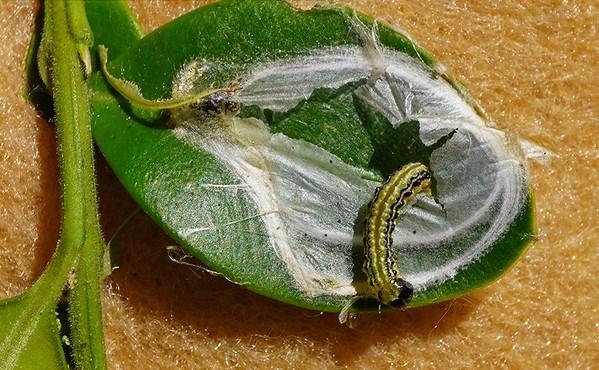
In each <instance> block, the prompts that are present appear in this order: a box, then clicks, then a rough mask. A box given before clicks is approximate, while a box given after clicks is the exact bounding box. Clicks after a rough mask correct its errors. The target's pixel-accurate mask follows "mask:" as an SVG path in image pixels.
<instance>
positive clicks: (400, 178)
mask: <svg viewBox="0 0 599 370" xmlns="http://www.w3.org/2000/svg"><path fill="white" fill-rule="evenodd" d="M430 183H431V174H430V172H429V170H428V168H427V167H426V166H425V165H423V164H421V163H409V164H406V165H405V166H403V167H402V168H401V169H400V170H399V171H396V172H394V173H393V174H392V175H391V176H390V177H389V179H388V180H387V181H386V182H385V183H384V184H382V185H381V186H379V187H378V188H377V189H376V192H375V193H374V197H373V198H372V201H371V202H370V204H369V205H368V215H367V217H366V223H365V230H364V257H365V258H364V265H363V270H364V273H365V274H366V276H367V278H368V285H369V287H370V289H371V293H372V295H373V296H374V297H376V298H377V299H378V300H379V302H381V303H382V304H384V305H388V306H393V307H403V306H405V305H406V304H407V303H408V302H409V301H410V299H411V298H412V294H413V291H414V289H413V287H412V284H410V283H409V282H408V281H406V280H404V279H403V278H402V276H401V274H400V273H399V269H398V266H397V259H396V257H395V256H394V255H393V254H392V252H391V245H392V244H393V238H392V234H393V230H394V229H395V221H396V219H397V217H398V216H399V214H400V213H401V212H402V211H403V209H404V208H405V206H406V205H407V204H408V203H409V202H410V201H412V200H413V199H414V198H415V197H416V195H418V193H421V192H424V193H425V194H428V195H431V190H430Z"/></svg>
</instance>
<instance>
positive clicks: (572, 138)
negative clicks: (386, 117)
mask: <svg viewBox="0 0 599 370" xmlns="http://www.w3.org/2000/svg"><path fill="white" fill-rule="evenodd" d="M32 2H33V3H32ZM340 2H342V3H347V4H351V5H353V6H355V7H357V8H358V9H360V10H362V11H364V12H366V13H367V14H370V15H372V16H375V17H379V18H380V19H381V20H382V21H384V22H387V23H389V24H391V25H393V26H395V27H401V28H403V29H404V30H406V31H408V32H409V33H410V34H411V35H412V37H413V38H414V39H415V40H416V41H417V42H418V43H420V44H421V45H422V46H424V47H425V48H426V49H428V50H430V51H431V52H432V53H433V54H434V55H436V56H437V58H438V59H439V60H440V61H441V62H443V63H444V64H446V65H447V66H448V67H449V68H450V69H451V70H452V71H453V72H454V73H455V75H456V76H457V77H458V78H459V79H461V80H462V81H463V82H464V84H465V85H466V86H467V87H468V88H469V89H470V91H471V92H472V94H473V95H474V96H475V97H476V98H478V99H479V100H480V102H481V103H482V105H483V107H485V108H486V109H487V110H488V112H489V113H490V114H491V116H492V117H493V118H494V119H495V121H496V122H497V125H498V127H500V128H501V129H504V130H506V131H509V132H512V133H515V134H517V135H520V136H521V137H523V138H526V139H530V140H533V141H535V142H536V143H538V144H541V145H543V146H545V147H546V148H549V149H550V150H551V151H553V152H555V153H556V156H555V157H554V159H553V161H552V162H551V164H550V165H548V166H541V165H538V164H534V163H533V164H531V172H532V181H533V185H534V188H535V190H536V199H537V212H538V218H537V222H538V228H539V240H538V242H537V243H536V244H535V245H534V246H533V247H532V248H531V249H530V250H529V252H528V253H527V254H526V256H525V257H524V258H523V259H522V260H521V261H520V263H518V264H517V266H516V267H515V268H514V269H513V270H512V271H511V272H510V273H509V274H508V275H506V276H505V277H504V278H502V279H501V280H500V281H499V282H497V283H495V284H493V285H492V286H490V287H488V288H486V289H483V290H481V291H479V292H476V293H473V294H470V295H468V296H466V297H464V298H462V299H458V300H456V301H453V302H447V303H444V304H439V305H435V306H431V307H427V308H422V309H414V310H410V311H406V312H394V313H389V314H385V315H372V316H364V317H361V318H359V319H358V320H357V322H356V324H357V327H356V328H355V329H350V328H348V327H345V326H342V325H340V324H339V323H338V322H337V317H336V315H334V314H319V313H317V312H310V311H306V310H302V309H298V308H294V307H291V306H287V305H284V304H281V303H278V302H274V301H271V300H269V299H266V298H263V297H261V296H258V295H255V294H253V293H250V292H247V291H245V290H244V289H242V288H240V287H236V286H233V285H232V284H230V283H228V282H226V281H224V280H223V279H220V278H215V277H211V276H208V275H206V274H200V276H199V278H198V277H197V276H196V275H194V274H193V273H191V272H190V271H189V270H188V269H187V268H185V267H180V266H177V265H175V264H174V263H172V262H170V261H169V259H168V258H167V256H166V253H165V246H166V245H168V244H169V243H170V241H169V239H168V238H167V237H166V236H165V235H164V234H163V233H162V232H161V231H160V230H159V229H157V227H156V226H154V225H153V224H152V222H151V221H149V220H148V219H147V218H146V217H145V216H143V215H138V216H137V217H136V218H135V219H134V221H133V222H132V223H131V224H130V226H129V227H128V228H127V230H126V234H125V235H126V237H125V238H126V243H125V245H126V247H125V250H124V263H123V264H124V266H123V267H122V268H121V269H120V270H118V271H117V272H115V273H114V275H113V277H112V278H111V279H109V280H108V281H107V284H106V289H104V316H105V320H106V324H105V327H106V338H107V339H106V341H107V346H108V358H109V362H110V364H111V367H112V368H122V369H127V368H165V369H166V368H206V367H217V368H218V367H230V366H239V367H283V368H292V367H295V368H320V367H328V368H332V367H352V368H355V367H358V368H365V367H376V368H378V367H382V368H386V367H403V366H406V367H411V368H466V367H481V368H491V367H493V368H497V367H502V368H516V369H517V368H523V369H524V368H526V369H528V368H560V369H561V368H576V369H585V368H588V369H590V368H593V367H594V366H595V368H597V366H599V365H597V364H599V354H598V353H599V343H598V337H599V289H598V284H597V281H596V280H595V274H596V273H597V266H598V262H599V258H598V257H599V255H598V253H599V246H598V241H599V237H598V236H599V226H598V219H599V218H598V210H597V207H598V206H599V202H598V201H597V195H596V186H597V185H598V184H599V175H598V171H597V170H598V168H599V150H598V144H597V142H598V141H599V41H598V39H599V32H598V28H599V21H598V20H599V5H598V4H597V1H596V0H587V1H585V0H575V1H568V0H564V1H556V0H544V1H532V0H530V1H528V2H521V1H510V0H506V1H501V2H499V3H500V4H495V3H496V2H495V1H463V2H462V1H449V0H445V1H434V0H419V1H391V0H390V1H377V0H372V1H340ZM201 3H203V2H201V1H199V2H191V1H145V2H144V1H134V2H133V5H134V9H135V12H136V13H137V14H138V15H139V17H140V21H141V23H142V24H143V26H144V29H145V30H146V31H151V30H152V29H154V28H155V27H157V26H159V25H160V24H162V23H164V22H166V21H168V20H169V19H171V18H172V17H174V16H176V15H178V14H181V13H182V12H185V11H187V10H189V9H192V8H194V7H196V6H198V5H200V4H201ZM301 4H302V5H304V6H306V5H309V4H310V3H309V2H303V3H301ZM34 8H36V2H35V1H29V0H28V1H16V0H14V1H12V0H4V1H1V2H0V55H1V58H0V297H5V296H10V295H14V294H16V293H18V292H21V291H23V290H24V289H25V288H26V287H27V286H29V285H30V284H31V283H32V282H33V281H34V280H35V278H36V277H37V276H38V275H39V273H40V271H41V270H42V269H43V266H44V264H45V263H46V261H47V259H48V258H49V256H50V255H51V253H52V251H53V249H54V245H55V242H56V239H57V237H58V214H59V194H58V192H57V178H56V174H57V169H56V160H55V159H54V156H55V149H54V146H55V142H54V131H53V129H52V128H50V127H49V126H48V125H47V124H46V123H45V122H43V121H42V120H40V119H39V118H36V115H35V112H34V111H33V110H32V108H31V107H29V106H28V105H27V103H26V102H25V100H24V99H23V98H22V96H21V93H22V91H23V58H24V54H25V50H26V45H27V40H28V37H29V35H30V32H31V27H32V21H33V13H34ZM98 173H99V174H98V176H99V185H100V199H101V207H102V218H103V224H104V230H105V235H106V237H107V238H110V236H111V235H112V234H113V233H114V230H115V228H116V227H117V226H118V225H119V224H120V223H121V222H122V221H123V220H124V218H125V217H126V216H127V215H128V214H129V213H130V212H131V211H132V210H134V209H135V208H136V207H135V205H134V203H133V202H132V201H131V199H130V198H129V197H128V195H127V193H126V192H125V191H124V190H123V189H122V187H121V186H120V185H119V184H118V182H117V180H116V179H115V177H114V175H112V173H111V171H110V170H109V169H108V167H107V165H106V163H105V162H104V161H103V160H102V159H100V160H99V161H98Z"/></svg>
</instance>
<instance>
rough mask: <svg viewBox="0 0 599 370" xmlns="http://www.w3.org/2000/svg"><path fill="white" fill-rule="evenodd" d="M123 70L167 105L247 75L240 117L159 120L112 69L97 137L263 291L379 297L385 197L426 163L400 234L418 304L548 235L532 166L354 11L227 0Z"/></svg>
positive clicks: (424, 59)
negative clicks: (370, 232)
mask: <svg viewBox="0 0 599 370" xmlns="http://www.w3.org/2000/svg"><path fill="white" fill-rule="evenodd" d="M108 70H109V72H110V74H111V75H114V77H115V78H119V79H122V80H125V81H130V82H131V83H133V84H135V85H136V86H138V87H139V89H140V92H141V94H142V95H143V96H144V97H145V98H146V99H148V100H156V101H157V100H160V99H169V98H172V97H177V96H191V95H193V94H194V93H197V92H198V91H202V90H205V89H207V88H214V87H222V86H227V85H228V84H229V83H231V82H233V81H241V89H240V90H239V91H237V92H236V93H235V94H233V97H230V98H231V100H233V101H234V102H236V103H239V104H240V105H241V111H240V112H239V114H238V115H235V114H234V113H235V112H231V111H227V109H226V107H227V106H226V104H225V105H223V104H221V103H223V102H222V101H221V100H220V99H221V98H222V97H212V98H208V99H204V100H201V101H198V102H196V103H194V104H191V105H190V106H187V107H183V108H180V109H174V110H171V111H169V112H168V115H167V116H163V117H162V118H161V120H159V121H157V122H148V120H147V117H146V118H144V116H143V114H141V115H140V114H139V113H138V112H137V111H135V110H133V109H132V108H131V105H130V103H129V102H128V101H127V100H126V99H124V98H123V97H122V96H120V95H119V94H117V93H116V92H115V91H113V90H112V89H111V88H110V87H109V86H108V85H107V84H106V82H105V80H104V78H103V77H102V76H101V75H99V74H97V75H95V76H93V78H92V79H91V80H90V84H91V86H92V88H93V90H94V93H93V103H92V105H93V115H94V127H93V134H94V138H95V140H96V142H97V144H98V146H99V147H100V149H101V150H102V152H103V154H104V155H105V157H106V158H107V160H108V162H109V163H110V165H111V166H112V168H113V169H114V171H115V173H116V174H117V176H118V177H119V179H120V180H121V181H122V183H123V184H124V185H125V187H126V188H127V189H128V190H129V192H130V193H131V194H132V195H133V197H134V198H135V199H136V200H137V201H138V203H139V204H140V205H141V207H142V208H143V209H144V210H145V211H146V212H147V213H148V214H149V215H150V216H151V217H153V218H154V220H155V221H156V222H157V223H158V224H159V225H160V226H161V227H163V228H164V230H166V231H167V232H168V233H169V234H170V235H171V236H172V237H173V238H174V239H175V240H176V241H177V242H178V243H180V244H181V246H182V247H183V248H184V249H185V250H186V251H187V252H188V253H190V254H192V255H194V256H195V257H197V258H199V259H200V260H201V261H203V262H204V263H205V264H206V265H207V266H208V267H209V268H210V269H213V270H215V271H218V272H221V273H223V274H224V275H225V276H226V277H227V278H228V279H230V280H232V281H234V282H237V283H239V284H242V285H243V286H245V287H247V288H249V289H252V290H254V291H256V292H259V293H261V294H264V295H267V296H269V297H273V298H276V299H279V300H282V301H285V302H289V303H292V304H296V305H299V306H303V307H308V308H312V309H318V310H326V311H340V310H341V309H342V308H343V307H344V306H345V305H346V304H347V303H348V301H350V300H351V299H352V298H353V297H355V296H356V294H357V295H362V294H364V288H363V286H364V276H363V273H362V272H361V261H362V260H363V258H364V257H363V246H362V241H361V232H362V231H361V227H362V225H363V220H364V217H365V213H366V210H367V205H368V202H369V200H370V198H371V197H372V195H373V194H374V190H375V188H376V186H378V185H380V183H381V182H382V181H383V180H384V179H385V178H386V177H387V176H389V175H390V174H391V173H392V172H393V171H395V170H398V169H399V168H400V167H401V166H402V165H403V164H405V163H409V162H416V161H419V162H422V163H425V164H428V165H429V167H430V168H431V170H432V173H433V180H434V199H429V198H418V200H417V201H416V202H414V204H413V206H412V207H411V208H410V209H408V210H407V211H406V213H405V214H403V215H402V216H400V217H399V219H398V221H397V228H396V231H395V233H394V240H395V241H396V243H395V244H394V245H393V246H392V250H393V253H394V254H395V255H397V256H398V264H399V269H400V272H401V273H402V275H404V276H405V277H406V278H407V279H408V280H409V281H411V282H413V284H414V285H415V286H416V292H415V296H414V299H413V300H412V301H411V302H410V306H418V305H423V304H429V303H433V302H439V301H442V300H446V299H450V298H453V297H456V296H459V295H461V294H464V293H467V292H469V291H471V290H473V289H476V288H479V287H482V286H484V285H486V284H489V283H490V282H492V281H493V280H495V279H496V278H498V277H499V276H500V275H501V274H503V273H504V272H505V271H506V270H507V269H508V268H509V267H510V266H511V265H512V264H513V263H514V262H515V261H516V260H517V258H518V257H519V256H520V255H521V253H522V252H523V251H524V250H525V249H526V247H527V246H528V245H529V244H530V242H531V241H532V238H533V234H534V225H533V212H532V209H533V206H532V195H531V193H530V186H529V183H528V177H527V173H526V170H525V169H524V167H523V165H522V164H521V163H520V162H519V160H518V157H517V155H515V154H513V153H512V152H511V149H510V147H509V145H508V142H507V140H506V137H505V135H504V134H502V133H501V132H499V131H497V130H494V129H491V128H488V127H486V126H485V119H484V117H481V116H480V115H479V113H478V112H480V111H481V110H480V108H478V107H477V106H476V104H475V103H474V102H473V100H472V98H470V97H469V96H468V95H467V94H466V93H465V91H464V90H463V88H461V87H460V86H458V85H456V84H455V82H453V79H452V78H451V76H448V75H447V74H446V73H445V72H444V69H442V68H440V67H439V66H438V65H437V64H436V62H435V61H434V60H433V58H432V57H430V56H429V55H428V54H427V53H426V52H425V51H423V50H422V49H421V48H419V47H418V46H416V45H415V43H414V42H412V41H411V40H410V39H409V38H407V37H406V36H403V35H401V34H400V33H397V32H395V31H393V30H391V29H389V28H387V27H384V26H380V28H377V27H376V25H373V23H372V20H370V19H369V18H367V17H364V16H356V15H354V13H353V12H352V11H351V10H347V9H338V8H330V7H329V8H317V9H313V10H311V11H299V10H296V9H293V8H292V7H290V6H289V5H287V4H286V3H284V2H279V1H265V0H247V1H221V2H218V3H215V4H212V5H209V6H206V7H203V8H200V9H198V10H196V11H194V12H191V13H189V14H187V15H184V16H182V17H180V18H178V19H176V20H174V21H172V22H171V23H169V24H167V25H165V26H163V27H161V28H160V29H158V30H157V31H155V32H153V33H152V34H150V35H148V36H146V37H144V38H143V39H142V40H140V41H139V42H138V43H137V44H135V45H133V46H132V47H131V48H130V49H128V50H127V51H125V52H124V53H123V54H122V55H121V56H120V57H118V58H115V59H113V60H112V61H111V62H110V63H109V64H108ZM223 107H224V110H223ZM213 110H216V111H219V110H221V111H222V112H221V114H214V113H211V112H209V111H213ZM165 117H166V118H165ZM363 303H364V304H363V305H362V306H361V307H360V308H361V309H374V310H376V309H378V307H377V306H378V304H377V302H376V301H370V302H368V301H366V302H363ZM355 308H356V309H357V307H355Z"/></svg>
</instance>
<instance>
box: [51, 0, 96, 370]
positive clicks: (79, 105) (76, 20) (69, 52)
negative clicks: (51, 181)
mask: <svg viewBox="0 0 599 370" xmlns="http://www.w3.org/2000/svg"><path fill="white" fill-rule="evenodd" d="M49 3H52V4H55V9H54V19H55V20H56V23H55V27H54V32H55V35H54V36H55V40H56V41H57V42H55V43H54V47H55V49H54V50H55V53H56V57H55V59H54V63H55V69H56V70H57V71H58V70H60V72H57V74H56V76H55V80H54V86H63V87H65V86H64V85H62V83H61V81H70V82H71V83H72V84H70V85H66V86H67V87H68V88H65V89H64V90H61V89H60V88H55V89H54V96H55V107H56V111H57V122H60V123H57V126H58V125H59V124H63V125H72V126H76V127H77V132H76V135H77V138H78V139H79V140H78V141H79V143H78V144H79V148H78V149H79V155H80V162H79V165H80V171H81V178H80V181H81V184H80V186H81V189H82V194H80V198H79V199H78V201H79V202H80V203H81V204H82V205H83V207H84V218H83V222H84V225H83V229H84V230H85V237H84V241H83V244H82V246H81V249H80V251H79V260H78V263H77V267H76V269H75V273H74V275H73V279H71V280H70V284H69V288H70V290H69V296H68V297H69V299H68V301H69V320H70V324H71V334H72V345H73V355H74V359H75V362H76V364H77V367H78V368H79V369H104V368H106V359H105V354H104V339H103V333H102V312H101V298H100V297H101V296H100V286H101V277H102V273H101V271H102V257H103V253H104V243H103V241H102V235H101V232H100V227H99V216H98V206H97V199H96V182H95V172H94V153H93V141H92V137H91V120H90V106H89V92H88V89H87V86H86V84H85V81H84V77H83V71H82V69H81V64H80V61H79V56H80V55H81V40H79V39H78V37H73V36H72V35H80V34H84V35H89V36H88V37H89V38H91V31H90V30H89V25H88V22H87V18H86V17H85V9H84V7H83V3H82V2H77V3H78V5H80V6H79V7H77V9H78V10H79V11H77V12H74V11H72V8H73V3H70V2H69V1H49ZM69 4H70V5H69ZM59 23H60V24H61V26H60V27H58V24H59ZM65 24H68V25H69V26H70V28H69V29H66V30H65V28H67V27H64V25H65ZM77 25H82V27H83V31H82V30H79V29H77V28H75V29H73V27H76V26H77ZM69 31H70V33H69ZM73 38H75V39H73ZM61 41H62V42H61ZM84 63H85V61H84ZM61 68H64V70H61ZM59 73H61V74H60V75H59ZM62 73H64V75H63V74H62ZM63 99H64V100H63ZM61 109H64V110H66V111H67V112H68V114H69V113H70V114H69V115H68V116H67V115H63V116H62V118H63V119H64V121H62V122H61V121H60V118H61V116H60V111H61ZM70 109H72V111H69V110H70ZM65 139H67V138H65ZM68 139H72V138H68ZM68 139H67V140H68Z"/></svg>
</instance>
